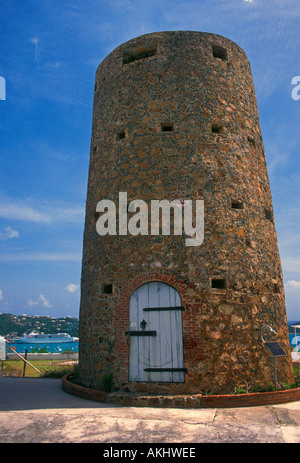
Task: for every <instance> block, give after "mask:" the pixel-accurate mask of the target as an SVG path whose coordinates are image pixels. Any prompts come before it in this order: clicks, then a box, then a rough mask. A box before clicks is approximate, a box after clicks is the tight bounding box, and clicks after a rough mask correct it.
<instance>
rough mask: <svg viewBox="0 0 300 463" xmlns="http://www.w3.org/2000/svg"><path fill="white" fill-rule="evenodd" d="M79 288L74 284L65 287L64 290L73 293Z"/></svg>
mask: <svg viewBox="0 0 300 463" xmlns="http://www.w3.org/2000/svg"><path fill="white" fill-rule="evenodd" d="M78 288H79V286H78V285H75V284H74V283H70V284H69V285H68V286H66V287H65V288H64V289H66V290H67V291H69V293H75V291H77V289H78Z"/></svg>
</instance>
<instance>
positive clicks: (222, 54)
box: [212, 45, 228, 61]
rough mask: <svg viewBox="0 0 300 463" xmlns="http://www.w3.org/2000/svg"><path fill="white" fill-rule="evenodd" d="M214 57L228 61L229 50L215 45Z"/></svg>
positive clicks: (213, 47)
mask: <svg viewBox="0 0 300 463" xmlns="http://www.w3.org/2000/svg"><path fill="white" fill-rule="evenodd" d="M212 49H213V56H214V58H218V59H222V60H223V61H227V60H228V55H227V50H226V49H225V48H223V47H220V45H213V46H212Z"/></svg>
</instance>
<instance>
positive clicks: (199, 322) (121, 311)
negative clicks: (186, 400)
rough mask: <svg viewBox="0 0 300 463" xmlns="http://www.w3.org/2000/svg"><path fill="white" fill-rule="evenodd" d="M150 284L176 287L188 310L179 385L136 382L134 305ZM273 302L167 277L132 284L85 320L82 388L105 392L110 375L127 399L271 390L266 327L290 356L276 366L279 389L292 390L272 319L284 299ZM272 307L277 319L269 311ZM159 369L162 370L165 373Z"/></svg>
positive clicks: (283, 336)
mask: <svg viewBox="0 0 300 463" xmlns="http://www.w3.org/2000/svg"><path fill="white" fill-rule="evenodd" d="M149 282H163V283H164V284H167V285H170V287H172V288H175V290H176V291H178V293H179V294H180V297H181V305H182V306H183V307H184V310H182V343H183V365H182V367H183V368H182V370H183V373H182V376H181V380H180V379H179V380H178V378H177V380H176V381H173V380H172V373H170V375H169V379H168V375H167V376H164V377H163V378H164V380H162V381H155V379H153V378H152V379H150V381H144V380H141V381H135V380H130V361H131V356H130V355H131V354H130V342H131V337H130V334H129V333H130V300H131V297H132V294H134V292H135V290H136V289H137V288H140V287H141V286H143V285H147V284H149ZM267 296H268V295H266V296H265V299H266V301H265V305H264V304H263V303H262V302H261V300H260V298H259V297H258V296H255V295H251V296H250V295H249V296H247V295H246V294H244V295H243V298H242V300H243V302H241V301H240V302H236V300H237V294H236V292H235V291H234V290H233V289H230V285H229V287H228V288H226V289H224V290H222V289H216V290H207V291H204V290H203V289H202V290H199V289H197V286H195V285H193V284H189V283H188V282H187V281H185V280H183V279H180V278H178V276H175V275H172V274H166V273H164V272H158V271H157V272H152V273H144V274H140V275H138V276H136V277H133V278H132V279H130V280H128V281H127V282H126V283H124V285H123V286H122V287H121V289H120V290H119V291H118V292H117V294H115V295H114V297H108V296H106V297H103V298H102V301H101V300H99V297H98V298H95V300H94V301H95V302H93V300H92V299H90V301H89V307H90V310H89V312H88V313H87V314H86V315H84V314H82V316H81V319H80V334H79V337H80V346H79V378H80V383H81V384H82V385H83V386H86V387H90V388H93V389H98V390H101V388H102V384H103V379H104V378H105V377H106V375H108V374H109V375H112V377H113V389H114V390H119V391H125V392H140V393H153V394H197V393H204V394H205V393H210V394H231V393H233V392H234V391H235V390H236V388H244V389H246V390H249V389H251V388H253V387H255V386H258V387H264V388H266V387H268V385H270V384H274V361H273V357H272V356H271V354H270V353H269V352H268V350H267V349H266V347H265V346H264V344H263V342H262V340H261V328H262V326H263V325H266V324H267V325H271V326H272V327H273V329H275V330H276V331H277V336H276V340H277V341H279V342H280V345H281V346H282V348H283V349H284V351H285V353H286V357H280V358H278V359H277V362H276V366H277V381H278V382H279V383H280V382H284V383H292V382H293V367H292V361H291V353H290V347H289V342H288V335H287V332H286V331H287V330H286V326H283V327H282V324H281V322H282V320H281V321H280V323H278V321H277V319H276V316H275V315H274V314H276V313H277V314H278V313H280V312H281V311H282V308H281V306H282V304H284V299H283V298H282V297H281V295H280V294H275V295H269V297H267ZM271 299H272V301H271ZM234 301H235V302H234ZM271 302H272V304H271ZM96 305H97V307H96ZM270 305H271V306H272V307H273V311H272V312H270V311H268V307H270ZM257 307H259V312H258V309H257ZM283 307H284V306H283ZM275 309H276V310H275ZM99 311H101V313H102V317H101V320H100V318H99V317H97V313H98V312H99ZM103 313H105V314H106V317H105V318H104V317H103ZM258 313H259V315H258ZM145 366H146V367H147V366H148V365H145ZM155 366H156V365H154V367H155ZM159 367H160V368H159V369H160V370H164V368H162V365H159ZM145 369H147V368H145ZM148 370H149V368H148ZM150 370H151V369H150ZM153 370H155V368H153ZM170 370H172V369H170ZM173 370H174V369H173ZM149 377H150V376H149ZM150 378H151V377H150Z"/></svg>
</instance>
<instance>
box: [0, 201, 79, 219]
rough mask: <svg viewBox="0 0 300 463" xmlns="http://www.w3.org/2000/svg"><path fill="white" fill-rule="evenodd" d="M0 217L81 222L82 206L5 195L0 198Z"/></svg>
mask: <svg viewBox="0 0 300 463" xmlns="http://www.w3.org/2000/svg"><path fill="white" fill-rule="evenodd" d="M0 217H1V218H3V219H13V220H25V221H31V222H39V223H44V224H50V223H55V222H57V223H58V222H67V223H83V220H84V207H82V206H79V205H75V206H73V205H71V204H68V203H53V202H49V201H45V202H39V203H38V202H37V201H36V202H35V204H32V201H31V200H24V199H21V200H18V199H11V198H7V197H3V196H2V197H1V198H0Z"/></svg>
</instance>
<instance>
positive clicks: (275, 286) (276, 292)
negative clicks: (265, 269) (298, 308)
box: [273, 283, 280, 294]
mask: <svg viewBox="0 0 300 463" xmlns="http://www.w3.org/2000/svg"><path fill="white" fill-rule="evenodd" d="M273 292H274V293H275V294H279V293H280V289H279V285H278V283H274V285H273Z"/></svg>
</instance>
